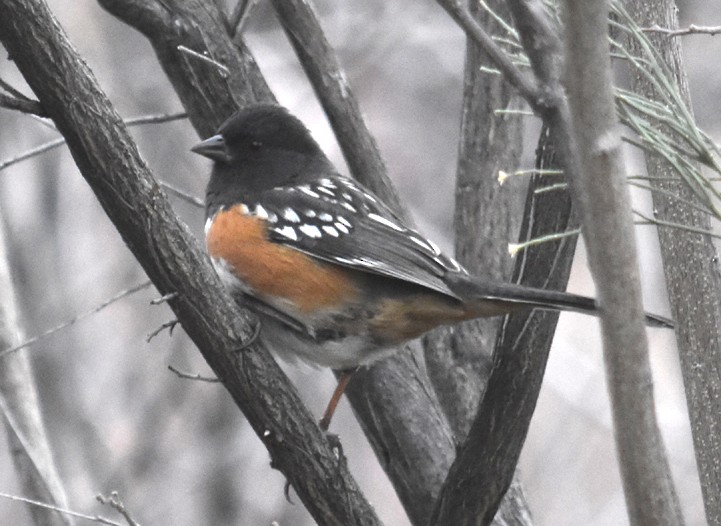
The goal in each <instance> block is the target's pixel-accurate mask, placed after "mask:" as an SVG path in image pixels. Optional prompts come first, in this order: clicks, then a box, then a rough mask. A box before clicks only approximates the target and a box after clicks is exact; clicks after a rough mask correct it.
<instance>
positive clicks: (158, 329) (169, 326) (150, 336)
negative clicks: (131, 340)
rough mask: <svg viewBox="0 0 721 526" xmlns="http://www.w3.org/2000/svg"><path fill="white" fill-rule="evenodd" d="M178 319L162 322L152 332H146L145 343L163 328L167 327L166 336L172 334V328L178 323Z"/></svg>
mask: <svg viewBox="0 0 721 526" xmlns="http://www.w3.org/2000/svg"><path fill="white" fill-rule="evenodd" d="M178 323H179V322H178V320H170V321H166V322H165V323H163V324H162V325H161V326H160V327H158V328H157V329H155V330H154V331H153V332H151V333H150V334H148V336H147V338H145V342H146V343H150V341H151V340H152V339H153V338H155V337H156V336H157V335H158V334H160V333H161V332H163V331H164V330H165V329H168V336H172V335H173V329H175V326H176V325H177V324H178Z"/></svg>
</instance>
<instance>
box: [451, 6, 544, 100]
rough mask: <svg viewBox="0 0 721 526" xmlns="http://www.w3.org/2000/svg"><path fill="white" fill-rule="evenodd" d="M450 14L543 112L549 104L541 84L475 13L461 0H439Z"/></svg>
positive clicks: (510, 80) (514, 85) (507, 77)
mask: <svg viewBox="0 0 721 526" xmlns="http://www.w3.org/2000/svg"><path fill="white" fill-rule="evenodd" d="M438 3H439V4H440V5H441V7H443V8H444V9H445V10H446V11H447V12H448V14H449V15H451V17H452V18H453V19H454V20H455V21H456V23H457V24H458V25H459V26H461V27H462V28H463V29H464V30H465V32H466V33H467V34H468V36H470V37H471V38H472V39H473V40H474V42H476V43H477V44H478V45H479V46H480V47H481V48H482V49H483V51H484V52H485V53H486V54H487V55H488V57H489V58H490V59H491V61H492V62H493V64H494V65H495V66H496V67H497V68H498V69H499V70H500V71H501V72H502V73H503V75H504V77H505V78H506V80H508V82H510V83H511V84H512V85H513V87H515V88H516V89H517V90H518V92H519V93H520V94H521V96H522V97H523V98H524V99H526V102H528V104H529V106H531V108H533V110H534V111H536V112H537V113H541V114H543V113H544V111H543V109H544V108H545V107H546V106H547V101H546V100H545V98H544V96H543V94H542V92H541V90H540V88H539V85H538V83H537V81H536V79H535V78H533V77H529V76H528V75H526V74H525V73H523V72H522V71H521V70H520V68H518V66H516V65H515V64H513V62H512V61H511V59H510V58H509V57H508V55H507V54H506V52H505V51H503V49H501V48H500V47H499V46H498V45H497V44H496V43H495V42H494V40H493V38H491V36H489V35H488V33H486V31H485V30H484V29H483V28H482V27H481V26H480V24H478V22H476V20H475V19H474V18H473V15H471V13H469V12H468V9H467V8H466V7H465V4H464V3H463V2H461V0H438Z"/></svg>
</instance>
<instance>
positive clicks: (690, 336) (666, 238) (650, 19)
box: [624, 0, 721, 525]
mask: <svg viewBox="0 0 721 526" xmlns="http://www.w3.org/2000/svg"><path fill="white" fill-rule="evenodd" d="M624 4H625V6H626V8H627V9H628V11H629V13H630V15H631V16H632V17H633V19H634V20H636V22H637V23H638V24H639V25H641V26H652V25H654V24H659V25H661V26H663V27H669V28H675V27H678V20H677V18H676V17H677V14H676V13H677V10H676V5H675V3H674V2H673V1H671V0H658V1H657V2H641V1H638V0H632V1H627V2H625V3H624ZM652 43H653V44H654V46H655V48H656V49H657V50H658V52H659V54H660V56H661V58H662V60H663V62H664V63H665V64H666V66H667V67H668V69H669V71H670V72H671V73H672V75H673V78H674V80H675V82H676V85H677V87H678V89H679V91H680V93H681V96H682V97H683V99H684V100H685V102H686V105H687V106H688V107H689V108H690V107H691V104H690V101H691V99H690V96H689V88H688V80H687V77H686V70H685V68H684V65H683V60H682V56H683V55H682V53H681V43H680V42H679V40H678V39H669V38H666V37H665V36H663V35H656V37H655V38H652ZM630 46H631V50H632V52H633V53H635V54H637V55H640V54H641V52H642V51H641V50H640V49H638V47H637V44H636V42H635V41H632V42H630ZM633 89H634V91H636V92H638V93H640V94H641V95H643V96H645V97H647V98H650V99H653V100H661V99H660V94H659V93H658V92H657V91H656V89H655V88H654V86H653V85H652V84H651V83H650V82H649V80H648V79H647V78H644V77H641V76H640V75H639V76H635V77H634V78H633ZM689 111H690V110H689ZM652 125H653V126H657V127H660V128H663V129H665V127H664V125H663V124H662V123H659V122H655V121H652ZM667 131H668V133H672V132H671V130H667ZM646 171H647V172H648V173H649V174H653V176H654V178H653V179H652V180H651V183H652V184H653V185H654V186H655V187H657V188H660V189H662V190H663V191H664V192H653V193H652V197H653V210H654V215H655V217H656V218H657V220H660V221H662V222H664V223H675V224H679V223H680V224H683V225H684V226H687V227H691V228H692V229H696V231H698V232H700V231H704V230H706V231H707V230H709V217H708V215H706V214H705V213H703V212H700V211H698V210H697V209H695V207H694V206H693V205H688V204H685V203H684V201H687V202H690V203H698V198H697V197H696V196H695V195H693V193H692V192H691V191H690V190H689V189H688V188H687V186H686V185H685V184H684V183H683V182H682V181H681V180H680V179H679V177H678V175H677V173H676V172H675V171H674V169H673V167H672V166H671V165H670V164H669V163H668V162H666V161H665V160H664V159H662V158H661V157H660V156H659V155H651V154H648V153H647V155H646ZM665 192H669V193H670V194H671V195H675V196H681V197H682V200H678V199H674V198H671V197H669V196H668V195H667V194H666V193H665ZM658 233H659V240H660V242H661V255H662V258H663V267H664V272H665V275H666V280H667V282H668V292H669V300H670V303H671V312H672V313H673V317H674V319H675V320H676V322H677V325H676V337H677V341H678V347H679V355H680V358H681V371H682V373H683V381H684V387H685V390H686V403H687V404H688V412H689V417H690V419H691V432H692V434H693V441H694V449H695V453H696V462H697V464H698V469H699V478H700V480H701V490H702V492H703V499H704V507H705V510H706V519H707V520H708V523H709V524H714V525H721V462H720V461H719V459H721V434H719V433H718V429H719V428H720V427H721V365H720V364H721V303H720V302H719V301H718V298H719V297H721V270H720V269H719V265H718V258H719V255H718V252H717V250H716V247H715V246H714V242H713V239H712V238H711V237H710V236H706V235H703V234H694V233H692V232H684V233H683V235H679V234H678V232H677V231H676V230H675V229H671V228H661V229H659V231H658Z"/></svg>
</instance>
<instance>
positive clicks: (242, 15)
mask: <svg viewBox="0 0 721 526" xmlns="http://www.w3.org/2000/svg"><path fill="white" fill-rule="evenodd" d="M257 3H258V0H238V3H237V4H235V7H234V8H233V12H232V13H231V15H230V17H228V33H230V36H232V37H233V38H235V37H236V36H238V35H242V34H243V27H244V26H245V22H246V21H247V20H248V18H249V17H250V12H251V11H252V10H253V7H255V5H256V4H257Z"/></svg>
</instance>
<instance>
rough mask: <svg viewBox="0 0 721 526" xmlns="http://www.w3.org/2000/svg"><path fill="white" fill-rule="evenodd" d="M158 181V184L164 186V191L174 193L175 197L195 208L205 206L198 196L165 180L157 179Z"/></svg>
mask: <svg viewBox="0 0 721 526" xmlns="http://www.w3.org/2000/svg"><path fill="white" fill-rule="evenodd" d="M158 183H159V184H160V186H162V187H163V188H165V191H166V192H168V193H169V194H171V195H174V196H175V197H177V198H179V199H182V200H183V201H185V202H186V203H189V204H191V205H193V206H195V207H197V208H203V209H204V208H205V202H204V201H203V200H202V199H201V198H200V197H195V196H194V195H190V194H189V193H188V192H186V191H184V190H181V189H180V188H178V187H177V186H175V185H173V184H170V183H168V182H166V181H158Z"/></svg>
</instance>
